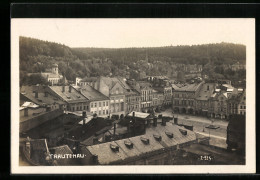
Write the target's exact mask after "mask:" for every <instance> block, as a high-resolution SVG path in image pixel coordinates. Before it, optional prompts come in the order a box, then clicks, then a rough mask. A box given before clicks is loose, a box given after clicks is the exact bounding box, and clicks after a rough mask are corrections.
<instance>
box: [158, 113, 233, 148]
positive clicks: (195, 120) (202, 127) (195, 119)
mask: <svg viewBox="0 0 260 180" xmlns="http://www.w3.org/2000/svg"><path fill="white" fill-rule="evenodd" d="M158 114H162V115H163V116H170V117H172V116H173V114H172V110H171V109H166V110H165V111H163V112H161V113H156V115H158ZM174 117H178V124H184V125H192V126H193V131H194V132H196V133H198V134H201V135H204V136H208V137H210V144H211V145H213V146H218V147H221V148H227V144H226V137H227V126H228V122H227V121H225V120H219V119H211V120H210V119H208V118H206V117H200V116H193V115H189V114H174ZM172 122H173V120H172ZM208 125H215V126H219V128H218V129H209V128H206V127H207V126H208Z"/></svg>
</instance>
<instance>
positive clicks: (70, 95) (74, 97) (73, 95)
mask: <svg viewBox="0 0 260 180" xmlns="http://www.w3.org/2000/svg"><path fill="white" fill-rule="evenodd" d="M49 87H50V89H51V90H52V91H54V92H55V93H56V94H57V95H58V96H60V98H62V99H63V100H64V101H66V102H68V103H74V102H75V103H76V102H86V101H87V100H88V99H87V98H86V97H84V96H83V95H82V94H80V93H79V92H77V90H76V89H74V88H73V87H72V86H71V92H69V88H70V86H64V92H63V86H49Z"/></svg>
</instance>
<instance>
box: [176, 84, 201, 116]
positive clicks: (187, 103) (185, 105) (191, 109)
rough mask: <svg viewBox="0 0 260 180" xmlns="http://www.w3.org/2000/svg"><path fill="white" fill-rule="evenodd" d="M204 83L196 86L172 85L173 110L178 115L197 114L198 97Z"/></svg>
mask: <svg viewBox="0 0 260 180" xmlns="http://www.w3.org/2000/svg"><path fill="white" fill-rule="evenodd" d="M203 84H204V82H201V83H194V84H183V85H180V86H177V85H172V88H173V90H172V94H173V95H172V109H173V111H174V112H177V113H189V114H195V109H196V97H198V94H199V92H200V89H201V88H202V85H203Z"/></svg>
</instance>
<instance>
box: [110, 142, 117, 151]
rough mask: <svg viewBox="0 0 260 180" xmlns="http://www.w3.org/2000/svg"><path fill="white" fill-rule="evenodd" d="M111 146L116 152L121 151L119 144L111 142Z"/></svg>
mask: <svg viewBox="0 0 260 180" xmlns="http://www.w3.org/2000/svg"><path fill="white" fill-rule="evenodd" d="M110 148H111V149H112V151H114V152H119V147H118V146H117V145H113V144H110Z"/></svg>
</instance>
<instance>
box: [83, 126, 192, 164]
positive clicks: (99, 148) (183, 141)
mask: <svg viewBox="0 0 260 180" xmlns="http://www.w3.org/2000/svg"><path fill="white" fill-rule="evenodd" d="M193 143H197V138H196V134H195V133H194V132H193V131H190V130H187V129H184V128H183V127H180V126H178V125H175V124H172V123H169V122H167V123H165V124H163V123H162V124H161V125H159V124H158V126H157V125H156V126H152V127H150V128H147V129H146V133H145V134H143V135H138V136H134V137H130V138H126V139H119V140H115V141H111V142H107V143H101V144H96V145H92V146H84V147H82V152H83V153H84V154H85V155H86V156H85V158H84V159H82V164H84V165H167V164H172V163H173V161H174V156H175V154H176V153H177V152H178V151H177V150H178V149H181V148H183V147H186V146H189V145H191V144H193Z"/></svg>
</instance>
